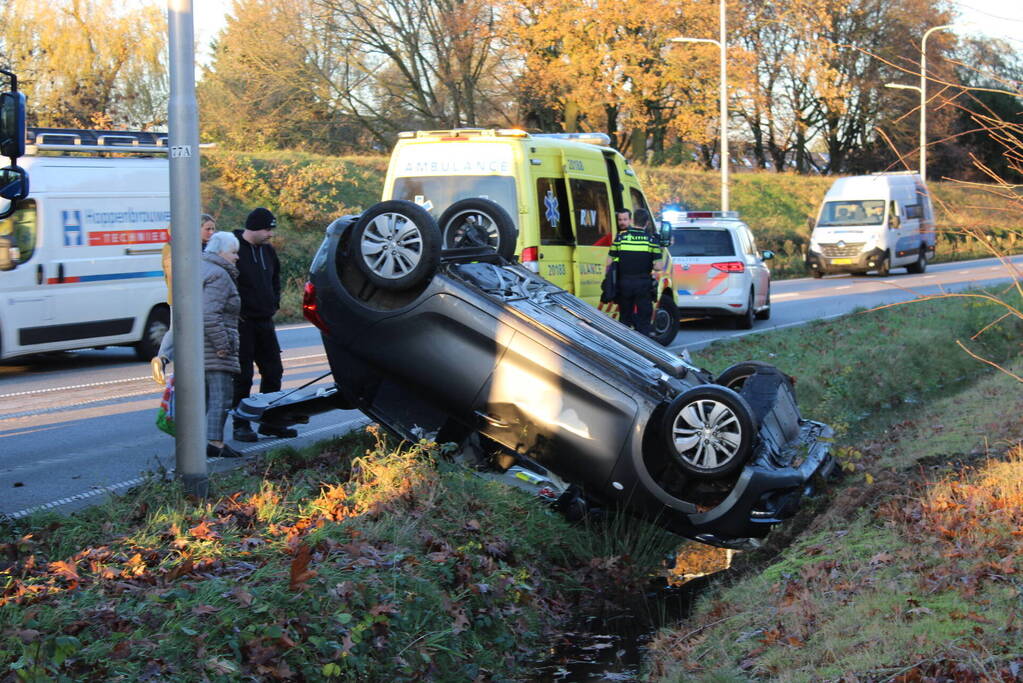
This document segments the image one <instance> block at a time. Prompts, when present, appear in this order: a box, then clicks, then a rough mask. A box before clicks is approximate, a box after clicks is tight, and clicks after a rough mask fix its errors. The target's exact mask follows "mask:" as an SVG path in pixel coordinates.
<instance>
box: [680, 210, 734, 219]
mask: <svg viewBox="0 0 1023 683" xmlns="http://www.w3.org/2000/svg"><path fill="white" fill-rule="evenodd" d="M676 215H677V216H679V217H680V218H689V219H693V218H738V217H739V212H738V211H680V212H678V213H677V214H676Z"/></svg>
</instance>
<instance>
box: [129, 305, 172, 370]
mask: <svg viewBox="0 0 1023 683" xmlns="http://www.w3.org/2000/svg"><path fill="white" fill-rule="evenodd" d="M169 329H170V311H169V310H168V309H167V308H166V307H164V306H157V307H156V308H154V309H153V310H151V311H150V312H149V316H148V317H147V318H146V326H145V327H143V328H142V339H140V340H139V341H138V343H136V344H135V357H136V358H138V359H139V360H144V361H146V362H149V361H150V360H152V359H153V358H154V357H156V354H157V353H159V351H160V342H162V341H163V335H165V334H167V330H169Z"/></svg>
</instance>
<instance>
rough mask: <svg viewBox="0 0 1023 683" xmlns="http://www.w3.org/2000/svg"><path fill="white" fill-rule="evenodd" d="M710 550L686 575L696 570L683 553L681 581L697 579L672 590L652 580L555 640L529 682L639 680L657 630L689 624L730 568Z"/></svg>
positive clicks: (702, 550) (677, 571) (727, 558)
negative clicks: (704, 595)
mask: <svg viewBox="0 0 1023 683" xmlns="http://www.w3.org/2000/svg"><path fill="white" fill-rule="evenodd" d="M692 545H694V546H699V544H692ZM709 550H712V551H714V553H708V549H707V547H706V546H703V547H702V548H696V549H695V553H697V554H698V555H701V556H702V557H700V558H699V559H698V560H697V561H698V562H701V563H702V566H701V567H700V568H699V569H698V570H695V571H691V572H690V570H687V569H686V565H687V564H688V565H690V566H693V565H691V564H690V562H689V561H687V560H686V552H685V551H683V552H681V553H680V555H679V559H678V560H677V562H676V566H675V569H674V570H673V574H674V575H675V576H677V577H679V578H683V577H685V578H688V576H693V578H691V579H690V580H688V581H686V582H685V583H682V584H681V585H669V583H668V580H667V579H666V578H665V577H663V576H660V577H656V578H652V579H651V580H650V582H649V583H648V584H647V586H646V587H645V590H643V591H642V592H641V593H639V594H625V593H623V594H622V595H620V596H616V597H615V598H614V599H612V600H609V601H608V602H607V603H606V604H605V605H604V607H603V608H602V609H600V610H599V611H598V612H596V613H591V614H586V615H581V616H580V617H579V618H578V619H577V620H576V621H575V622H573V623H572V624H570V625H569V627H568V629H567V630H566V631H564V632H562V633H561V634H560V635H559V636H557V637H556V638H555V639H554V641H553V642H552V643H551V646H550V648H549V650H548V652H547V657H546V659H545V660H544V661H543V662H542V663H541V664H540V665H539V666H538V667H537V668H536V669H535V671H534V674H533V675H532V676H531V677H530V679H529V680H531V681H536V682H537V683H562V682H565V681H572V682H573V683H574V682H576V681H593V682H596V681H634V680H638V679H639V675H640V668H641V666H642V663H643V656H644V652H645V650H646V647H647V645H648V644H649V642H650V640H651V639H652V638H653V636H654V634H655V633H656V632H657V630H658V629H659V628H661V627H664V626H670V625H672V624H677V623H678V622H679V621H681V620H683V619H685V618H686V617H687V616H688V615H689V612H690V609H691V606H692V604H693V601H694V599H695V598H696V596H697V595H698V594H699V593H700V591H701V590H703V588H704V587H705V586H706V585H707V582H708V581H709V577H710V575H711V574H713V573H716V572H717V571H721V570H723V569H726V568H727V566H728V563H729V562H730V555H728V556H725V555H724V554H723V553H724V551H720V550H718V549H709ZM708 555H713V556H714V557H715V558H716V564H717V566H714V567H708V566H707V564H706V563H707V557H708ZM691 559H692V558H690V560H691ZM687 572H689V573H688V574H687Z"/></svg>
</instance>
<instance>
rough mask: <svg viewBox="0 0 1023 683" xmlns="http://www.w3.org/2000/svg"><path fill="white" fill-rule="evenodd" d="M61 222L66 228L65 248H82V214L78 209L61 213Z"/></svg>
mask: <svg viewBox="0 0 1023 683" xmlns="http://www.w3.org/2000/svg"><path fill="white" fill-rule="evenodd" d="M60 222H61V224H62V225H63V226H64V246H65V247H80V246H83V244H84V243H83V242H82V212H81V211H78V210H77V209H75V210H73V211H61V212H60Z"/></svg>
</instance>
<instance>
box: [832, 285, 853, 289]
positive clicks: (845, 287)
mask: <svg viewBox="0 0 1023 683" xmlns="http://www.w3.org/2000/svg"><path fill="white" fill-rule="evenodd" d="M835 289H852V285H842V286H841V287H835Z"/></svg>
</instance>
